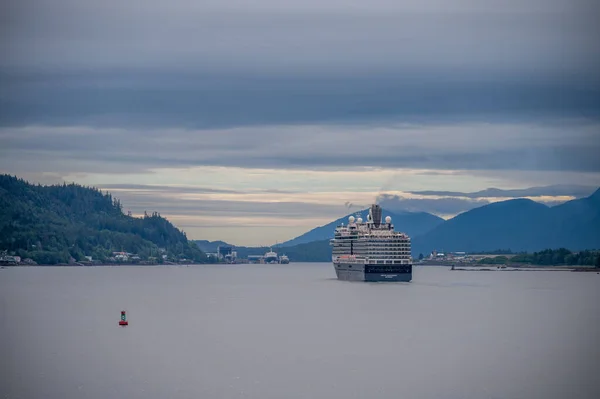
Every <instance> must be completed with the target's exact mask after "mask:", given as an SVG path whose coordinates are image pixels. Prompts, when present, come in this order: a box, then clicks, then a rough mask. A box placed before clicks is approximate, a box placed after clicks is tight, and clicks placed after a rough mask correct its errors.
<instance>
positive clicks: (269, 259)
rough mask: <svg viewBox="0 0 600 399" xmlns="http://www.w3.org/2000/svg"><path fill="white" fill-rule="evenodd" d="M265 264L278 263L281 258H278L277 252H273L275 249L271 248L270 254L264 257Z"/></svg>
mask: <svg viewBox="0 0 600 399" xmlns="http://www.w3.org/2000/svg"><path fill="white" fill-rule="evenodd" d="M263 259H264V261H265V263H277V262H278V261H279V258H278V257H277V252H273V249H272V248H270V249H269V252H267V253H266V254H265V256H264V258H263Z"/></svg>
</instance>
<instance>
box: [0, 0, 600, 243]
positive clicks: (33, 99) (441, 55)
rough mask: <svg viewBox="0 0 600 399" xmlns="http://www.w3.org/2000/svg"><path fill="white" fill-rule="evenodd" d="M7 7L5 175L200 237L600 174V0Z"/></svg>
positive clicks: (464, 202) (480, 200) (589, 179)
mask: <svg viewBox="0 0 600 399" xmlns="http://www.w3.org/2000/svg"><path fill="white" fill-rule="evenodd" d="M0 7H1V9H0V55H1V56H0V153H1V154H0V155H1V157H0V172H7V173H12V174H17V175H19V176H23V177H26V178H28V179H31V180H33V181H42V182H59V181H62V180H68V181H72V180H74V181H77V182H80V183H84V184H95V185H102V186H103V187H109V188H111V189H113V190H115V192H118V193H120V194H121V195H122V196H123V197H124V202H125V204H126V205H128V207H129V208H130V209H133V210H134V211H135V212H138V211H139V212H142V208H143V209H147V208H153V210H158V211H161V213H162V214H163V215H167V216H172V218H174V221H176V222H178V223H179V225H181V226H183V227H185V228H186V231H188V234H189V235H190V236H191V237H196V238H208V239H217V238H223V239H228V238H230V240H232V241H236V237H238V238H239V239H240V240H242V241H238V243H239V244H251V243H250V242H247V241H246V242H244V241H243V240H244V239H248V237H250V236H251V235H249V234H247V232H248V231H253V232H256V233H258V234H259V235H261V236H262V237H263V238H264V240H265V241H266V242H262V241H261V242H260V244H263V245H266V244H268V243H269V241H268V240H272V241H276V240H277V239H278V240H279V241H281V240H284V239H287V238H290V236H294V235H297V234H300V233H302V232H303V231H304V230H305V229H306V228H307V227H308V228H310V227H313V225H314V224H315V223H317V224H318V223H320V222H323V223H326V222H327V221H329V220H331V219H333V218H334V217H338V216H341V214H343V213H344V212H346V211H347V209H346V208H345V206H344V205H343V203H344V202H345V201H349V202H355V203H363V202H364V203H369V202H371V201H373V200H375V198H377V197H378V196H379V198H380V199H381V200H383V199H384V197H383V196H382V195H383V193H387V195H388V197H385V199H386V200H387V201H390V200H393V201H396V202H395V203H396V206H401V207H403V208H404V209H410V210H427V211H432V212H435V213H437V214H440V215H444V216H448V215H452V214H455V213H458V212H461V211H464V210H466V209H470V208H471V207H473V206H476V205H479V204H485V203H487V202H489V201H496V200H500V199H502V198H510V197H512V195H507V196H506V197H503V196H501V195H493V194H490V193H484V194H481V195H472V194H469V195H463V193H464V192H471V193H472V192H477V191H479V190H483V189H486V188H488V187H499V188H503V189H515V188H526V187H532V186H540V185H551V184H552V185H554V184H579V185H583V186H585V187H597V186H598V185H600V161H599V159H600V157H599V156H598V154H599V153H600V151H599V150H600V72H599V71H600V48H599V47H598V45H597V38H598V37H599V28H598V24H597V17H598V15H599V11H600V6H598V3H597V2H596V1H592V0H575V1H567V0H545V1H542V0H527V1H513V0H509V1H503V2H496V1H491V0H479V1H470V0H460V1H453V2H451V4H450V3H449V2H447V1H442V0H425V1H408V2H397V1H391V0H374V1H370V2H364V1H358V0H324V1H313V0H310V1H303V2H294V3H291V4H288V2H279V1H275V0H256V1H252V2H247V1H241V0H240V1H232V0H227V1H216V0H210V1H192V0H174V1H169V2H166V1H157V0H150V1H148V0H146V1H127V2H122V1H121V2H117V1H115V0H106V1H102V2H100V1H97V2H96V1H93V2H82V1H76V0H52V1H50V0H22V1H6V2H3V3H2V5H1V6H0ZM572 188H573V187H572ZM578 190H579V189H575V188H573V190H571V191H569V190H567V191H565V192H560V193H541V194H540V193H538V194H537V195H535V194H532V195H531V196H530V197H535V198H539V199H540V200H543V201H545V202H546V203H548V204H553V203H556V202H558V201H564V200H567V199H569V198H575V197H577V196H579V195H580V192H579V191H580V190H579V191H578ZM422 191H428V193H422ZM442 191H446V193H443V192H442ZM448 191H449V192H454V193H447V192H448ZM513 194H514V193H513ZM522 195H523V196H528V195H526V194H523V193H522ZM273 201H279V202H280V205H278V206H269V204H272V203H273ZM287 204H289V205H287ZM299 204H306V206H300V205H299ZM274 210H276V212H275V211H274ZM265 212H270V213H269V214H265ZM330 214H332V215H331V217H329V216H328V215H330ZM334 214H335V215H334ZM216 215H219V216H218V223H216V222H215V218H216V217H217V216H216ZM267 220H268V222H267ZM215 225H219V226H222V227H214V226H215ZM208 226H213V227H211V229H206V227H208ZM239 229H243V230H244V233H243V234H238V233H237V231H239ZM248 229H250V230H248ZM254 236H256V234H255V235H254ZM257 243H258V242H257Z"/></svg>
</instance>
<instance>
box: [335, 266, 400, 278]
mask: <svg viewBox="0 0 600 399" xmlns="http://www.w3.org/2000/svg"><path fill="white" fill-rule="evenodd" d="M334 267H335V273H336V275H337V278H338V280H344V281H367V282H398V281H403V282H409V281H411V280H412V265H397V266H391V265H389V266H381V265H360V264H343V263H338V264H334Z"/></svg>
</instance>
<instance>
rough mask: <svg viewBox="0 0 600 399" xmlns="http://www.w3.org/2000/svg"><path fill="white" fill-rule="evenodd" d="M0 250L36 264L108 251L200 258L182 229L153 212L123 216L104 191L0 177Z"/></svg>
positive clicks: (108, 253) (102, 257)
mask: <svg viewBox="0 0 600 399" xmlns="http://www.w3.org/2000/svg"><path fill="white" fill-rule="evenodd" d="M0 251H8V253H9V254H15V255H18V256H21V258H31V259H33V260H34V261H36V262H38V263H42V264H56V263H69V262H72V261H73V260H75V261H85V260H86V258H85V257H86V256H92V258H93V259H96V260H99V261H107V260H109V259H110V258H111V256H112V252H116V251H125V252H129V253H132V254H137V255H138V256H139V257H140V259H141V260H144V259H148V258H150V257H151V258H155V260H156V261H157V262H159V263H160V262H161V261H162V259H163V258H162V256H159V254H160V255H167V259H169V260H174V261H177V260H179V259H187V260H193V261H195V262H206V261H207V257H206V254H204V253H203V252H202V251H200V250H199V249H198V247H197V246H196V245H195V244H192V243H191V242H189V241H188V240H187V237H186V236H185V233H183V232H181V231H180V230H178V229H177V228H176V227H174V226H173V225H172V224H171V223H170V222H169V221H168V220H167V219H165V218H163V217H161V216H160V215H159V214H158V213H156V212H154V213H153V214H152V215H145V216H144V217H142V218H135V217H131V216H128V215H125V214H123V211H122V206H121V203H120V201H119V200H118V199H115V198H113V197H112V196H111V195H110V194H105V193H102V192H101V191H100V190H97V189H95V188H89V187H83V186H80V185H77V184H69V185H67V184H63V185H53V186H41V185H33V184H29V183H27V182H26V181H24V180H21V179H18V178H16V177H12V176H8V175H0Z"/></svg>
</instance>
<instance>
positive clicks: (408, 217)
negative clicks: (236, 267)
mask: <svg viewBox="0 0 600 399" xmlns="http://www.w3.org/2000/svg"><path fill="white" fill-rule="evenodd" d="M368 213H369V210H368V209H363V210H362V211H360V215H361V217H362V218H363V219H364V220H366V219H367V215H368ZM350 215H354V213H352V214H349V215H346V216H344V217H343V218H340V219H337V220H334V221H333V222H331V223H328V224H326V225H324V226H320V227H317V228H314V229H312V230H310V231H309V232H307V233H304V234H302V235H301V236H298V237H296V238H294V239H291V240H289V241H286V242H284V243H281V244H278V245H277V246H278V247H289V246H293V245H298V244H305V243H309V242H313V241H322V240H328V239H330V238H333V232H334V230H335V228H336V227H337V226H339V225H340V224H341V223H347V221H348V217H349V216H350ZM386 216H391V217H392V223H393V224H394V227H395V229H396V230H398V231H403V232H405V233H407V234H408V235H409V236H411V237H412V236H416V235H420V234H424V233H426V232H428V231H430V230H431V229H433V228H434V227H436V226H438V225H440V224H442V223H443V222H444V219H442V218H440V217H438V216H434V215H432V214H430V213H426V212H402V213H400V212H399V213H393V212H390V211H387V210H385V209H384V210H383V216H382V217H383V219H385V217H386Z"/></svg>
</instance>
